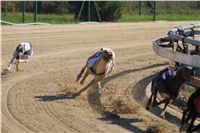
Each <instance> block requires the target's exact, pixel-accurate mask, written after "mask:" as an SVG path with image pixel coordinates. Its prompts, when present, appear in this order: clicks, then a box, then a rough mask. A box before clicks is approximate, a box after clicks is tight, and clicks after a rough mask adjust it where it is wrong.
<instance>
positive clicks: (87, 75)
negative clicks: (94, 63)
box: [80, 70, 89, 84]
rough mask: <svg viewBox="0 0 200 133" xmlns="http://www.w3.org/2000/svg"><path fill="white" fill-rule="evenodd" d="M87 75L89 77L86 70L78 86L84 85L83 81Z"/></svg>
mask: <svg viewBox="0 0 200 133" xmlns="http://www.w3.org/2000/svg"><path fill="white" fill-rule="evenodd" d="M88 75H89V72H88V70H87V71H86V72H85V74H84V76H83V78H82V80H81V82H80V84H83V83H84V81H85V79H86V78H87V76H88Z"/></svg>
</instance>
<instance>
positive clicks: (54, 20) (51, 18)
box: [1, 13, 200, 24]
mask: <svg viewBox="0 0 200 133" xmlns="http://www.w3.org/2000/svg"><path fill="white" fill-rule="evenodd" d="M1 20H4V21H8V22H12V23H22V13H14V14H13V13H7V14H6V17H5V14H4V13H2V14H1ZM152 20H153V15H144V14H142V15H140V16H139V15H137V14H133V15H122V17H121V18H120V19H119V20H118V22H140V21H152ZM159 20H166V21H181V20H186V21H187V20H200V14H158V15H156V21H159ZM33 21H34V14H33V13H25V23H31V22H33ZM37 22H44V23H51V24H69V23H76V19H74V16H73V15H69V14H68V15H58V14H37Z"/></svg>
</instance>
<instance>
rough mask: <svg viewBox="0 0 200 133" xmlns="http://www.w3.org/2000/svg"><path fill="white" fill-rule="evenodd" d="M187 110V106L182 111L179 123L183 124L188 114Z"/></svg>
mask: <svg viewBox="0 0 200 133" xmlns="http://www.w3.org/2000/svg"><path fill="white" fill-rule="evenodd" d="M188 111H189V109H188V108H187V109H185V110H184V111H183V116H182V119H181V125H183V124H185V117H186V115H187V114H188Z"/></svg>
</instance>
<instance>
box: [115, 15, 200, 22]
mask: <svg viewBox="0 0 200 133" xmlns="http://www.w3.org/2000/svg"><path fill="white" fill-rule="evenodd" d="M152 20H153V14H150V15H144V14H142V15H134V14H133V15H122V17H121V18H120V19H119V20H118V22H139V21H152ZM160 20H167V21H181V20H186V21H187V20H188V21H189V20H200V14H192V15H191V14H158V15H156V21H160Z"/></svg>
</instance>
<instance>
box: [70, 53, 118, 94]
mask: <svg viewBox="0 0 200 133" xmlns="http://www.w3.org/2000/svg"><path fill="white" fill-rule="evenodd" d="M93 56H94V55H93ZM93 56H91V57H89V58H88V60H87V62H86V65H85V66H84V67H83V68H82V70H81V71H80V73H79V74H78V76H77V80H76V81H79V79H80V78H81V75H82V74H83V73H84V71H85V69H86V68H87V71H86V72H85V74H84V76H83V78H82V80H81V81H80V83H81V84H83V83H84V81H85V79H86V78H87V76H88V75H89V74H91V75H94V79H93V80H92V81H90V82H89V83H88V84H87V85H86V86H85V87H83V88H82V89H81V90H80V91H78V92H77V93H76V94H74V95H73V96H74V97H76V96H78V95H80V94H81V93H82V92H83V91H85V90H86V89H87V88H88V87H90V86H91V85H93V84H97V85H98V86H99V88H101V83H100V82H101V81H102V80H103V79H104V78H105V77H106V75H108V74H109V73H110V72H111V70H112V67H113V66H114V58H115V55H114V52H113V51H112V50H111V49H105V50H103V51H102V52H101V53H100V58H99V59H98V60H97V61H95V63H94V64H93V65H92V66H91V67H89V66H88V62H89V60H90V59H91V58H92V57H93Z"/></svg>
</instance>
